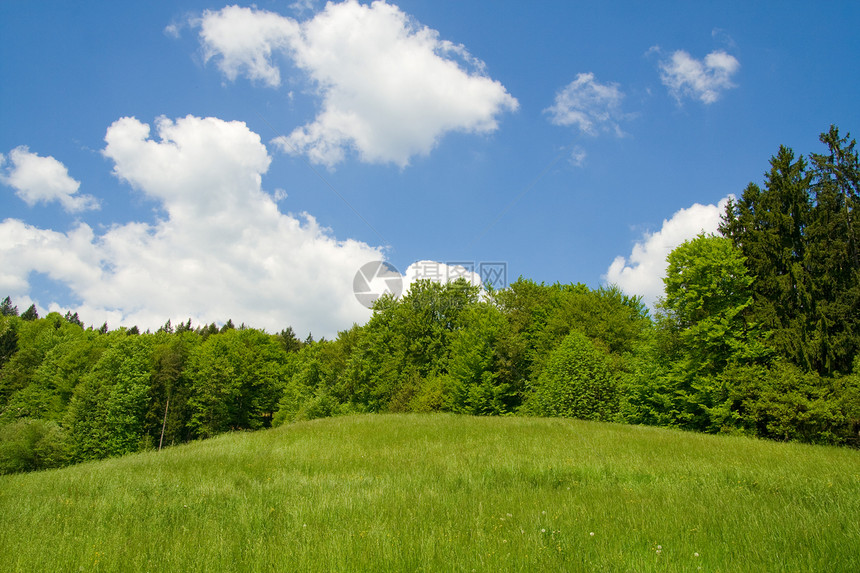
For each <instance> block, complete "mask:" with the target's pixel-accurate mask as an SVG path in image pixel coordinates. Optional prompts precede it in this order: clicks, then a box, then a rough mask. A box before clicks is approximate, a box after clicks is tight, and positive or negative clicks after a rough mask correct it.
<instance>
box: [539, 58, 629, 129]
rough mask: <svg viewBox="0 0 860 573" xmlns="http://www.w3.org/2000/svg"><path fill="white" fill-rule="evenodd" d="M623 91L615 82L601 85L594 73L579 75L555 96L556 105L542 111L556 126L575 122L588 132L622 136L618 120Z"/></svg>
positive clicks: (620, 117) (620, 116)
mask: <svg viewBox="0 0 860 573" xmlns="http://www.w3.org/2000/svg"><path fill="white" fill-rule="evenodd" d="M623 97H624V94H623V93H622V92H621V90H620V89H619V87H618V84H616V83H608V84H601V83H600V82H598V81H597V80H595V79H594V74H592V73H587V74H578V75H577V76H576V79H575V80H573V81H572V82H570V83H569V84H568V85H567V86H565V87H564V88H563V89H562V90H560V91H559V92H558V93H557V94H556V95H555V104H554V105H553V106H552V107H549V108H547V109H546V110H544V111H545V112H547V113H549V114H550V116H551V119H550V121H552V123H554V124H555V125H563V126H569V125H575V126H576V127H578V128H579V130H580V131H582V132H583V133H586V134H588V135H597V133H598V132H600V131H612V132H614V133H615V134H616V135H619V136H620V135H623V132H622V131H621V127H620V126H619V124H618V121H619V120H620V119H622V114H621V112H620V105H621V100H622V98H623Z"/></svg>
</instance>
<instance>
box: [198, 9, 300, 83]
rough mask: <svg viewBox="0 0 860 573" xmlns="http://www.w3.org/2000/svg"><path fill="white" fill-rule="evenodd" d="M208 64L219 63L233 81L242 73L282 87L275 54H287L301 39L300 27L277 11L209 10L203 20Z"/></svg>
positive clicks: (204, 45) (201, 21)
mask: <svg viewBox="0 0 860 573" xmlns="http://www.w3.org/2000/svg"><path fill="white" fill-rule="evenodd" d="M199 25H200V43H201V44H202V45H203V55H204V59H205V61H209V60H211V59H213V58H214V59H216V60H217V65H218V69H220V70H221V72H222V73H223V74H224V75H225V76H227V78H228V79H230V80H231V81H233V80H235V79H236V77H237V76H238V75H239V74H244V75H245V76H247V77H248V78H249V79H251V80H259V81H262V82H263V83H264V84H267V85H269V86H271V87H276V86H279V85H280V84H281V72H280V70H279V69H278V67H277V65H275V63H274V62H273V60H272V53H273V52H279V51H285V50H287V49H288V48H289V47H290V44H291V43H292V42H293V41H294V40H295V38H297V37H298V34H299V25H298V23H296V22H295V21H294V20H291V19H290V18H284V17H282V16H280V15H278V14H275V13H273V12H266V11H264V10H254V9H251V8H242V7H239V6H227V7H225V8H223V9H221V10H219V11H218V12H213V11H211V10H207V11H205V12H204V13H203V17H202V18H200V20H199Z"/></svg>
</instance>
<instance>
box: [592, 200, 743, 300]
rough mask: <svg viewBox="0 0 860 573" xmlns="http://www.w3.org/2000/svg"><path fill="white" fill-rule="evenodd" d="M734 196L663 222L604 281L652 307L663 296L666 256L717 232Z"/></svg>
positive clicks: (619, 259) (618, 260)
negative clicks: (641, 299)
mask: <svg viewBox="0 0 860 573" xmlns="http://www.w3.org/2000/svg"><path fill="white" fill-rule="evenodd" d="M731 197H732V196H731V195H730V196H729V197H725V198H724V199H722V200H720V202H719V203H717V204H716V205H700V204H698V203H696V204H695V205H693V206H692V207H688V208H686V209H681V210H680V211H678V212H677V213H675V214H674V215H672V218H671V219H668V220H664V221H663V226H662V228H661V229H660V230H659V231H657V232H655V233H645V234H644V236H643V237H642V239H641V240H640V241H638V242H637V243H636V244H635V245H633V251H632V252H631V253H630V256H629V257H627V258H626V259H625V258H624V257H620V256H619V257H616V258H615V260H614V261H612V264H611V265H610V266H609V270H608V271H607V272H606V274H605V275H604V276H603V278H604V279H605V280H606V281H607V282H609V283H614V284H616V285H618V286H619V287H620V288H621V290H623V291H624V292H625V293H627V294H629V295H641V296H642V297H643V299H644V301H645V303H646V304H647V305H648V306H651V307H653V306H654V303H655V302H656V300H657V298H658V297H660V296H662V295H663V278H664V277H665V276H666V267H667V266H668V265H667V263H666V257H668V256H669V253H670V252H671V251H672V250H673V249H674V248H675V247H677V246H678V245H680V244H681V243H683V242H684V241H687V240H689V239H693V238H695V237H696V236H697V235H698V234H699V233H702V232H705V233H716V232H717V227H718V226H719V223H720V217H721V216H722V214H723V213H725V211H726V203H727V202H728V200H729V199H730V198H731Z"/></svg>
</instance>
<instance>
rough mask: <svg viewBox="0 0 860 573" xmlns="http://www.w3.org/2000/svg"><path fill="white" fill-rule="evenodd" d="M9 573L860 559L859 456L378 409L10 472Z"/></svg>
mask: <svg viewBox="0 0 860 573" xmlns="http://www.w3.org/2000/svg"><path fill="white" fill-rule="evenodd" d="M0 570H3V571H27V572H30V571H56V572H60V571H153V572H156V571H157V572H163V571H201V572H203V571H205V572H212V571H637V572H639V571H727V572H729V571H730V572H735V571H755V572H762V571H792V572H797V571H826V572H838V571H860V452H858V451H856V450H848V449H839V448H830V447H818V446H807V445H798V444H781V443H774V442H767V441H760V440H752V439H747V438H740V437H723V436H708V435H702V434H693V433H684V432H677V431H671V430H666V429H659V428H650V427H639V426H625V425H613V424H599V423H588V422H581V421H576V420H563V419H535V418H474V417H466V416H454V415H415V414H412V415H363V416H351V417H343V418H334V419H324V420H317V421H312V422H303V423H297V424H292V425H288V426H284V427H281V428H278V429H274V430H267V431H261V432H256V433H234V434H229V435H222V436H220V437H217V438H213V439H211V440H206V441H202V442H196V443H192V444H188V445H185V446H180V447H175V448H170V449H166V450H164V451H162V452H146V453H142V454H136V455H131V456H127V457H124V458H117V459H111V460H107V461H101V462H92V463H86V464H82V465H79V466H74V467H69V468H65V469H62V470H54V471H47V472H40V473H33V474H26V475H14V476H0Z"/></svg>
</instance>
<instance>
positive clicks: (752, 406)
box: [712, 361, 860, 445]
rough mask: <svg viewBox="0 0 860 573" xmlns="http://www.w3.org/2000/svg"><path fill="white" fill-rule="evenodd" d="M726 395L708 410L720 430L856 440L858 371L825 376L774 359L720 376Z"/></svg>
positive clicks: (859, 402) (832, 441) (801, 438)
mask: <svg viewBox="0 0 860 573" xmlns="http://www.w3.org/2000/svg"><path fill="white" fill-rule="evenodd" d="M722 379H723V380H724V381H725V383H726V386H727V388H729V392H728V395H729V400H727V402H726V403H725V404H723V405H721V407H720V408H718V409H716V410H715V411H714V412H713V413H712V415H713V419H714V422H715V425H719V426H720V429H721V430H722V431H732V430H733V429H738V430H739V431H742V432H745V433H750V434H753V435H758V436H761V437H765V438H771V439H776V440H792V441H802V442H810V443H826V444H841V443H847V444H853V445H858V442H860V440H858V431H860V376H857V375H856V374H855V375H849V376H842V377H836V378H825V377H822V376H820V375H819V374H818V373H816V372H809V371H803V370H801V369H800V368H798V367H797V366H795V365H793V364H790V363H786V362H783V361H778V362H777V363H775V364H774V365H773V366H772V367H770V368H765V367H763V366H746V367H740V366H739V367H734V368H731V369H728V370H727V371H726V372H725V373H724V374H723V376H722Z"/></svg>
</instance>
